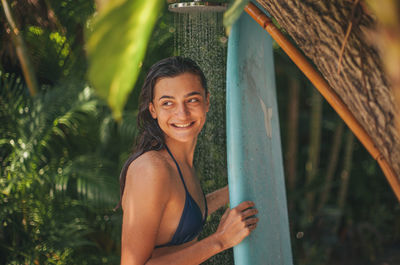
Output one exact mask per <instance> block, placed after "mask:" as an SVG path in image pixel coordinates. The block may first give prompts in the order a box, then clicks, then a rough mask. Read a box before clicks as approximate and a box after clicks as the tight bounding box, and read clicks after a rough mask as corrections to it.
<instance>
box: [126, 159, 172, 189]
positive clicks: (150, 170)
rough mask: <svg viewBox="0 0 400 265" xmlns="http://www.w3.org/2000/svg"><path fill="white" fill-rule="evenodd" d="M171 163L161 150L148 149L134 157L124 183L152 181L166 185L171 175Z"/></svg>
mask: <svg viewBox="0 0 400 265" xmlns="http://www.w3.org/2000/svg"><path fill="white" fill-rule="evenodd" d="M172 172H173V171H172V170H171V164H170V162H169V161H168V159H167V158H166V156H165V155H164V154H162V153H161V151H148V152H146V153H144V154H142V155H141V156H139V157H138V158H137V159H135V160H134V161H133V162H132V163H131V164H130V165H129V167H128V171H127V174H126V185H129V184H140V183H147V184H149V183H150V184H151V183H153V182H154V181H156V183H154V184H158V185H166V184H168V183H169V182H170V180H171V176H172Z"/></svg>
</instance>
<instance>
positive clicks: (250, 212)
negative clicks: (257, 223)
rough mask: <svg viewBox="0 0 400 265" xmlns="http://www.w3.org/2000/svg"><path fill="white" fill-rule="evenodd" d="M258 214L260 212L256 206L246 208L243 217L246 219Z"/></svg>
mask: <svg viewBox="0 0 400 265" xmlns="http://www.w3.org/2000/svg"><path fill="white" fill-rule="evenodd" d="M256 214H258V210H257V209H255V208H250V209H247V210H244V211H243V212H242V217H243V218H244V219H246V218H248V217H250V216H253V215H256Z"/></svg>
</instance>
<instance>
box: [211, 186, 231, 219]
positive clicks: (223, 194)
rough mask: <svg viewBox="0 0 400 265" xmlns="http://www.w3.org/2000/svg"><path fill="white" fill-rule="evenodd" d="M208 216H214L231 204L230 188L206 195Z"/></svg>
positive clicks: (226, 187)
mask: <svg viewBox="0 0 400 265" xmlns="http://www.w3.org/2000/svg"><path fill="white" fill-rule="evenodd" d="M206 200H207V206H208V214H212V213H213V212H215V211H216V210H218V209H219V208H221V207H223V206H225V205H226V204H227V203H228V202H229V191H228V186H225V187H223V188H221V189H218V190H216V191H213V192H211V193H209V194H207V195H206Z"/></svg>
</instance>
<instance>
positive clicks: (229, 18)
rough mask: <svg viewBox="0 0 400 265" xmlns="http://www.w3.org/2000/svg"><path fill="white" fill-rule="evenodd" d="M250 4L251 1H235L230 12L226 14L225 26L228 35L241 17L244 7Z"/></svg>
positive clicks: (227, 11)
mask: <svg viewBox="0 0 400 265" xmlns="http://www.w3.org/2000/svg"><path fill="white" fill-rule="evenodd" d="M248 3H249V0H235V1H234V2H233V4H232V5H231V6H230V7H229V9H228V10H226V11H225V13H224V26H225V28H226V31H227V33H229V31H230V28H231V27H232V25H233V23H235V21H236V20H237V19H238V18H239V17H240V15H241V14H242V12H243V9H244V7H245V6H246V5H247V4H248Z"/></svg>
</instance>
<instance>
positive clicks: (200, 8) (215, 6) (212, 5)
mask: <svg viewBox="0 0 400 265" xmlns="http://www.w3.org/2000/svg"><path fill="white" fill-rule="evenodd" d="M227 7H228V4H227V3H218V2H206V1H199V0H198V1H196V0H195V1H193V2H181V3H173V4H170V5H169V6H168V10H169V11H171V12H176V13H190V12H224V11H225V10H226V9H227Z"/></svg>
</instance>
